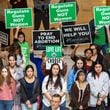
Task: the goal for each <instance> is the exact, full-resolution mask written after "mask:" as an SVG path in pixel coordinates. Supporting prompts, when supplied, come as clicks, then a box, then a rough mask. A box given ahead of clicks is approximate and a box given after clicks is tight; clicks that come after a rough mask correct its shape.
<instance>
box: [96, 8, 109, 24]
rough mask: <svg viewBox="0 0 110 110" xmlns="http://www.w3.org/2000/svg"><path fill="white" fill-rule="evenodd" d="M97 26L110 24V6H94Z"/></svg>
mask: <svg viewBox="0 0 110 110" xmlns="http://www.w3.org/2000/svg"><path fill="white" fill-rule="evenodd" d="M94 20H95V26H104V25H109V24H110V6H97V7H94Z"/></svg>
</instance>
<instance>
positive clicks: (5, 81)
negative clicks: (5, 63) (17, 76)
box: [0, 67, 16, 110]
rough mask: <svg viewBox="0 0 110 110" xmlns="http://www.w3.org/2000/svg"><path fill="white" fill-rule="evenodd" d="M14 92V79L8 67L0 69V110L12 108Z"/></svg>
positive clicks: (10, 109)
mask: <svg viewBox="0 0 110 110" xmlns="http://www.w3.org/2000/svg"><path fill="white" fill-rule="evenodd" d="M15 94H16V81H15V80H14V79H13V78H12V76H11V73H10V71H9V69H8V68H6V67H2V68H1V70H0V110H12V107H13V104H14V98H15Z"/></svg>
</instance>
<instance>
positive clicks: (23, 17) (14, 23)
mask: <svg viewBox="0 0 110 110" xmlns="http://www.w3.org/2000/svg"><path fill="white" fill-rule="evenodd" d="M5 22H6V28H16V27H18V26H19V27H22V28H26V27H32V25H33V22H32V8H16V9H5Z"/></svg>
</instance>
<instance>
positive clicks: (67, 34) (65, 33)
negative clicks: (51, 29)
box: [62, 24, 91, 45]
mask: <svg viewBox="0 0 110 110" xmlns="http://www.w3.org/2000/svg"><path fill="white" fill-rule="evenodd" d="M62 37H63V42H64V45H72V44H84V43H91V34H90V28H89V25H88V24H80V25H73V26H64V27H62Z"/></svg>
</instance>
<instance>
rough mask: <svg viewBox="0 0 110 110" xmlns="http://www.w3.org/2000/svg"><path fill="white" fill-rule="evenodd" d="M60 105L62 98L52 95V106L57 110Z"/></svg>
mask: <svg viewBox="0 0 110 110" xmlns="http://www.w3.org/2000/svg"><path fill="white" fill-rule="evenodd" d="M59 106H60V98H59V97H52V100H51V107H52V109H53V110H57V109H58V107H59Z"/></svg>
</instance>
